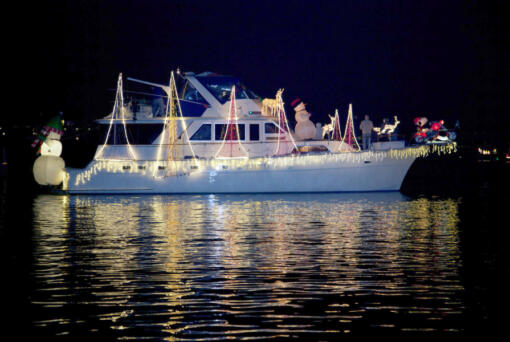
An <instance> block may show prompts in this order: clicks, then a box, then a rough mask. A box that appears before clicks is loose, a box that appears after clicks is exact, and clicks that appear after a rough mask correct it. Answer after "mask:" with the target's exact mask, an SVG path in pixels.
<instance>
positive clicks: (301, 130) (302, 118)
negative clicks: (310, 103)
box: [291, 99, 317, 140]
mask: <svg viewBox="0 0 510 342" xmlns="http://www.w3.org/2000/svg"><path fill="white" fill-rule="evenodd" d="M291 106H292V107H293V108H294V111H295V112H296V114H295V116H294V117H295V118H296V122H297V124H296V127H295V128H294V131H295V133H296V138H297V139H298V140H307V139H313V138H315V135H316V132H317V129H316V127H315V125H314V124H313V122H311V121H310V113H308V112H307V111H306V108H305V104H304V103H303V102H301V100H300V99H295V100H294V101H292V103H291Z"/></svg>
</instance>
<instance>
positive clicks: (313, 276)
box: [28, 192, 483, 341]
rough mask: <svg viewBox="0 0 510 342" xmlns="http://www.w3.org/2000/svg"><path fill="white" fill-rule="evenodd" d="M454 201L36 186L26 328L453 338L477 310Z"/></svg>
mask: <svg viewBox="0 0 510 342" xmlns="http://www.w3.org/2000/svg"><path fill="white" fill-rule="evenodd" d="M460 203H461V199H458V198H457V199H454V198H415V199H410V198H407V197H405V196H403V195H402V194H400V193H398V192H394V193H365V194H297V195H281V194H280V195H278V194H275V195H220V196H218V195H203V196H56V195H39V196H37V197H35V198H34V200H33V203H32V209H33V217H32V218H31V220H32V224H33V232H32V235H31V237H30V239H31V243H32V264H31V266H30V267H31V271H30V275H29V276H28V277H29V278H30V279H29V280H30V288H29V298H28V306H29V309H30V314H29V319H30V325H31V327H32V328H33V329H34V331H36V332H38V333H41V334H49V335H57V336H64V337H65V336H67V337H69V336H71V337H73V336H90V337H93V336H101V337H105V336H111V337H112V338H119V339H124V338H150V339H169V340H188V339H191V340H204V341H210V340H215V339H220V340H222V339H231V338H237V339H262V338H288V337H291V338H292V337H297V338H302V339H312V340H334V339H336V338H337V337H338V335H344V334H366V333H371V334H385V333H387V334H415V333H433V334H462V333H464V332H465V331H466V329H468V330H469V326H468V323H469V322H470V321H469V320H468V319H467V318H466V317H472V314H470V312H471V313H472V311H473V309H472V308H471V306H472V304H470V302H469V300H467V299H466V298H467V295H466V285H465V281H464V278H465V277H464V276H463V271H462V270H463V269H464V265H463V253H462V251H461V247H462V244H461V243H460V237H459V235H460V234H459V217H460V216H459V205H460ZM470 315H471V316H470ZM480 319H483V318H480Z"/></svg>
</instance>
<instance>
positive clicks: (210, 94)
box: [98, 72, 261, 124]
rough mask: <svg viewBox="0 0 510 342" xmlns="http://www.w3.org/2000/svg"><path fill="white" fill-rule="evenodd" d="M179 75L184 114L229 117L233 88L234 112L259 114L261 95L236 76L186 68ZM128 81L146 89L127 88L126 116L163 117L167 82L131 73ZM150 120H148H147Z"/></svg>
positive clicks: (146, 118) (129, 118) (129, 117)
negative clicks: (199, 71) (235, 105)
mask: <svg viewBox="0 0 510 342" xmlns="http://www.w3.org/2000/svg"><path fill="white" fill-rule="evenodd" d="M179 75H180V80H179V81H180V83H181V84H182V85H181V86H180V87H179V88H180V91H179V93H178V99H179V104H180V107H181V110H182V115H183V117H187V118H198V117H209V118H213V117H216V118H218V117H224V118H227V117H228V111H229V108H228V103H227V102H229V99H230V95H231V94H230V93H231V90H232V89H233V88H235V89H236V94H235V98H236V100H237V107H238V108H237V113H238V116H239V117H242V116H256V115H260V114H261V101H260V98H259V97H258V96H257V95H256V94H255V93H254V92H252V91H251V90H249V89H248V88H247V87H246V86H245V85H244V84H243V83H242V82H241V81H240V80H239V79H238V78H235V77H232V76H226V75H220V74H217V73H213V72H203V73H200V74H195V73H193V72H186V73H184V74H179ZM127 80H128V81H131V82H134V83H138V84H141V85H145V86H147V87H149V89H148V90H147V89H144V90H143V91H126V93H127V97H126V106H125V116H124V117H125V120H127V121H128V123H130V122H129V121H131V120H137V121H138V123H144V122H145V121H146V120H150V121H153V120H156V121H158V120H159V121H163V120H164V116H165V110H166V108H165V107H166V104H167V101H168V97H169V93H170V87H169V86H168V85H163V84H158V83H154V82H149V81H144V80H140V79H136V78H132V77H128V78H127ZM110 118H111V116H110V115H109V116H107V117H105V118H103V119H100V120H98V123H100V124H107V123H108V122H109V120H110ZM147 123H149V122H147Z"/></svg>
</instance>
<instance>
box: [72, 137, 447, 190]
mask: <svg viewBox="0 0 510 342" xmlns="http://www.w3.org/2000/svg"><path fill="white" fill-rule="evenodd" d="M456 151H457V146H456V144H455V143H452V144H448V145H421V146H415V147H407V148H404V149H395V150H388V151H363V152H342V153H328V154H320V155H312V154H303V155H287V156H279V157H260V158H225V159H196V160H193V159H189V160H175V161H174V163H175V173H174V175H175V176H182V175H190V174H192V173H195V172H220V171H228V170H242V171H250V170H264V169H266V170H274V171H278V170H284V169H293V168H312V169H313V168H327V167H328V166H330V167H338V165H341V164H362V163H364V162H365V161H371V162H381V161H384V160H385V159H397V160H398V159H401V160H403V159H409V158H424V157H427V156H429V155H430V154H439V155H444V154H452V153H455V152H456ZM160 166H161V165H160V162H159V161H143V162H142V161H135V160H131V161H129V160H98V161H96V162H95V163H92V164H91V166H90V167H88V168H87V169H85V170H84V171H82V172H80V173H78V174H77V175H76V177H75V179H74V185H75V186H79V185H82V184H86V183H88V182H89V181H90V180H91V178H92V177H93V176H95V175H97V174H98V173H103V172H107V173H127V174H140V175H145V176H152V175H153V174H154V172H156V171H157V170H158V169H159V167H160Z"/></svg>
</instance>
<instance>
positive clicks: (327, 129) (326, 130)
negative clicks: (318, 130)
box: [322, 114, 335, 139]
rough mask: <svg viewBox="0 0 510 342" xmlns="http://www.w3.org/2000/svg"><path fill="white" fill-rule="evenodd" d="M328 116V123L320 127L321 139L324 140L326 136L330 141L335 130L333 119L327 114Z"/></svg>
mask: <svg viewBox="0 0 510 342" xmlns="http://www.w3.org/2000/svg"><path fill="white" fill-rule="evenodd" d="M328 116H329V120H330V123H328V124H326V125H324V126H322V139H324V137H325V136H326V135H327V136H328V139H331V133H332V132H333V130H334V129H335V117H334V116H331V115H329V114H328Z"/></svg>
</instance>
